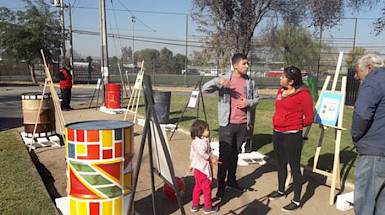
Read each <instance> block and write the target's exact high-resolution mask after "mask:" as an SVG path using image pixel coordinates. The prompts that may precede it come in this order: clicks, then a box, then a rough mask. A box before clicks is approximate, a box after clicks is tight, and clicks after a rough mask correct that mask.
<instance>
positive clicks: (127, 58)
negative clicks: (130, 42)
mask: <svg viewBox="0 0 385 215" xmlns="http://www.w3.org/2000/svg"><path fill="white" fill-rule="evenodd" d="M121 51H122V59H121V61H122V63H132V48H131V46H128V47H127V46H124V47H122V49H121Z"/></svg>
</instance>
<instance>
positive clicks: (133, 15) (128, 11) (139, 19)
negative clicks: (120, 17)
mask: <svg viewBox="0 0 385 215" xmlns="http://www.w3.org/2000/svg"><path fill="white" fill-rule="evenodd" d="M117 1H118V2H119V4H120V5H122V7H123V8H124V9H126V10H127V11H128V12H129V13H130V14H131V16H135V15H134V14H133V13H132V12H131V11H130V10H129V9H127V8H126V6H124V4H122V2H120V0H117ZM135 18H136V20H138V21H139V22H140V23H142V24H143V25H144V26H146V27H147V28H148V29H150V30H152V31H153V32H156V30H154V29H152V28H151V27H150V26H148V25H146V24H145V23H144V22H143V21H142V20H141V19H139V18H138V17H136V16H135Z"/></svg>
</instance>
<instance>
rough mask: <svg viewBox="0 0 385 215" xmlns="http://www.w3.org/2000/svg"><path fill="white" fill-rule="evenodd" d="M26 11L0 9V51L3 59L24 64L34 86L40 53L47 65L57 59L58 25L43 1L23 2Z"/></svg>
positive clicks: (52, 13) (53, 13) (54, 16)
mask: <svg viewBox="0 0 385 215" xmlns="http://www.w3.org/2000/svg"><path fill="white" fill-rule="evenodd" d="M23 2H25V3H26V5H27V6H26V10H24V11H12V10H10V9H8V8H6V7H1V8H0V49H1V50H2V53H1V56H2V58H4V59H6V60H9V61H14V62H19V61H21V60H24V61H26V63H27V65H28V70H29V72H30V75H31V78H32V82H34V83H37V81H36V77H35V67H34V64H35V63H37V62H41V54H40V49H43V51H44V53H45V55H46V58H47V60H48V62H51V61H52V59H56V57H57V56H58V55H59V47H60V38H61V36H60V24H59V20H58V18H57V17H58V15H57V13H56V12H51V11H50V6H49V5H48V4H46V3H45V2H44V0H36V1H34V2H32V1H31V0H23Z"/></svg>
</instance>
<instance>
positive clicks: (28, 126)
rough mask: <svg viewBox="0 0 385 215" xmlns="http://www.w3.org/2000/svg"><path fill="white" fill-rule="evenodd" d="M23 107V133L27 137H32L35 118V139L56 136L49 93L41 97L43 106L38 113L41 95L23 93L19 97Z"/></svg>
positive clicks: (53, 113)
mask: <svg viewBox="0 0 385 215" xmlns="http://www.w3.org/2000/svg"><path fill="white" fill-rule="evenodd" d="M21 99H22V107H23V123H24V131H25V133H26V134H27V137H32V135H33V130H34V127H35V122H36V116H37V115H38V116H39V117H38V118H37V126H36V133H35V137H48V136H52V135H54V134H56V127H55V108H54V105H53V100H52V97H51V94H50V93H46V94H44V96H43V104H42V106H41V110H40V112H39V113H38V111H39V106H40V101H41V99H42V94H41V93H24V94H22V95H21Z"/></svg>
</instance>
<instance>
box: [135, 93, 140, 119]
mask: <svg viewBox="0 0 385 215" xmlns="http://www.w3.org/2000/svg"><path fill="white" fill-rule="evenodd" d="M139 99H140V90H139V92H138V99H137V100H136V108H135V116H134V123H136V116H137V114H138V106H139Z"/></svg>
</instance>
